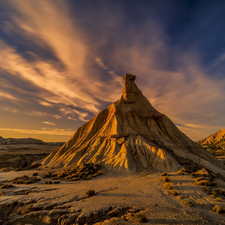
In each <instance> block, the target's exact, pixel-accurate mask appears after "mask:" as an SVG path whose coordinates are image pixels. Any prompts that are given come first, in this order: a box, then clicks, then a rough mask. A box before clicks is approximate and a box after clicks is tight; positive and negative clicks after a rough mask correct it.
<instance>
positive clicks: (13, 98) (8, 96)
mask: <svg viewBox="0 0 225 225" xmlns="http://www.w3.org/2000/svg"><path fill="white" fill-rule="evenodd" d="M1 98H6V99H9V100H15V101H21V99H18V98H16V97H14V96H12V95H10V94H7V93H4V92H0V99H1Z"/></svg>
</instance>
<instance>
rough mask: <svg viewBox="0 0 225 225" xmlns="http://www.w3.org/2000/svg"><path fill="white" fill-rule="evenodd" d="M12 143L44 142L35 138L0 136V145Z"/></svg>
mask: <svg viewBox="0 0 225 225" xmlns="http://www.w3.org/2000/svg"><path fill="white" fill-rule="evenodd" d="M14 144H40V145H44V144H46V143H45V142H44V141H42V140H39V139H35V138H3V137H2V136H0V145H14Z"/></svg>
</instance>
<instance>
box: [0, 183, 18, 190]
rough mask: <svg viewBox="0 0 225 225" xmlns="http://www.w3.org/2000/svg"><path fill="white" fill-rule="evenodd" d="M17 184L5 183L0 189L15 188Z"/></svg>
mask: <svg viewBox="0 0 225 225" xmlns="http://www.w3.org/2000/svg"><path fill="white" fill-rule="evenodd" d="M14 187H15V186H14V185H11V184H3V185H1V186H0V189H7V188H14Z"/></svg>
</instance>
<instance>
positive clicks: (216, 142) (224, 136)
mask: <svg viewBox="0 0 225 225" xmlns="http://www.w3.org/2000/svg"><path fill="white" fill-rule="evenodd" d="M198 143H199V144H201V145H205V146H210V147H218V148H224V147H225V129H222V130H220V131H218V132H216V133H214V134H211V135H210V136H208V137H206V138H204V139H202V140H200V141H198Z"/></svg>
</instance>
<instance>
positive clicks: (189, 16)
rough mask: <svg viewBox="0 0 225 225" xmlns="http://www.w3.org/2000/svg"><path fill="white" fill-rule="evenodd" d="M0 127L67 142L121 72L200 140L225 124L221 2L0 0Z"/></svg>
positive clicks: (117, 88)
mask: <svg viewBox="0 0 225 225" xmlns="http://www.w3.org/2000/svg"><path fill="white" fill-rule="evenodd" d="M0 10H1V18H0V47H1V52H0V103H1V104H0V116H1V127H0V136H2V137H3V138H8V137H10V138H27V137H28V136H30V137H31V138H37V139H41V140H43V141H45V142H66V141H68V140H69V138H70V137H71V136H72V135H73V133H74V132H75V131H76V130H77V129H78V128H79V127H80V126H82V125H83V124H84V123H86V122H87V121H89V120H90V119H92V118H93V117H94V116H95V115H97V114H98V113H99V112H100V111H102V110H103V109H105V108H106V107H107V106H109V105H110V104H111V103H113V102H115V101H117V100H118V99H119V98H120V96H121V95H122V90H123V75H124V74H125V73H130V74H133V75H136V76H137V78H136V80H135V83H136V84H137V86H138V88H139V89H140V90H141V91H142V93H143V95H144V96H145V97H146V98H147V99H148V100H149V102H150V103H151V104H152V106H153V107H154V108H155V109H156V110H158V111H159V112H161V113H163V114H165V115H167V116H168V117H169V118H170V119H171V120H172V122H173V123H174V124H175V125H176V126H177V127H178V128H179V129H180V130H181V131H182V132H183V133H184V134H186V135H187V136H188V137H190V138H191V139H192V140H194V141H199V140H201V139H203V138H206V137H208V136H210V135H211V134H213V133H215V132H217V131H219V130H221V129H224V128H225V126H224V124H225V118H224V113H225V104H224V103H225V74H224V66H225V64H224V62H225V45H224V42H225V38H224V36H225V30H224V29H223V27H224V22H225V7H224V4H223V2H220V1H214V2H212V1H207V0H206V1H203V0H184V1H182V2H181V1H179V0H169V1H163V0H157V1H156V0H153V1H146V0H143V1H141V2H138V3H137V1H134V0H130V1H129V3H128V2H127V1H125V0H120V1H118V0H115V1H107V2H106V1H104V0H96V1H95V2H90V1H82V2H80V1H72V0H65V1H62V0H56V1H54V2H53V1H44V0H40V1H28V0H24V1H21V2H18V1H16V0H7V1H6V0H3V1H1V2H0Z"/></svg>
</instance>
